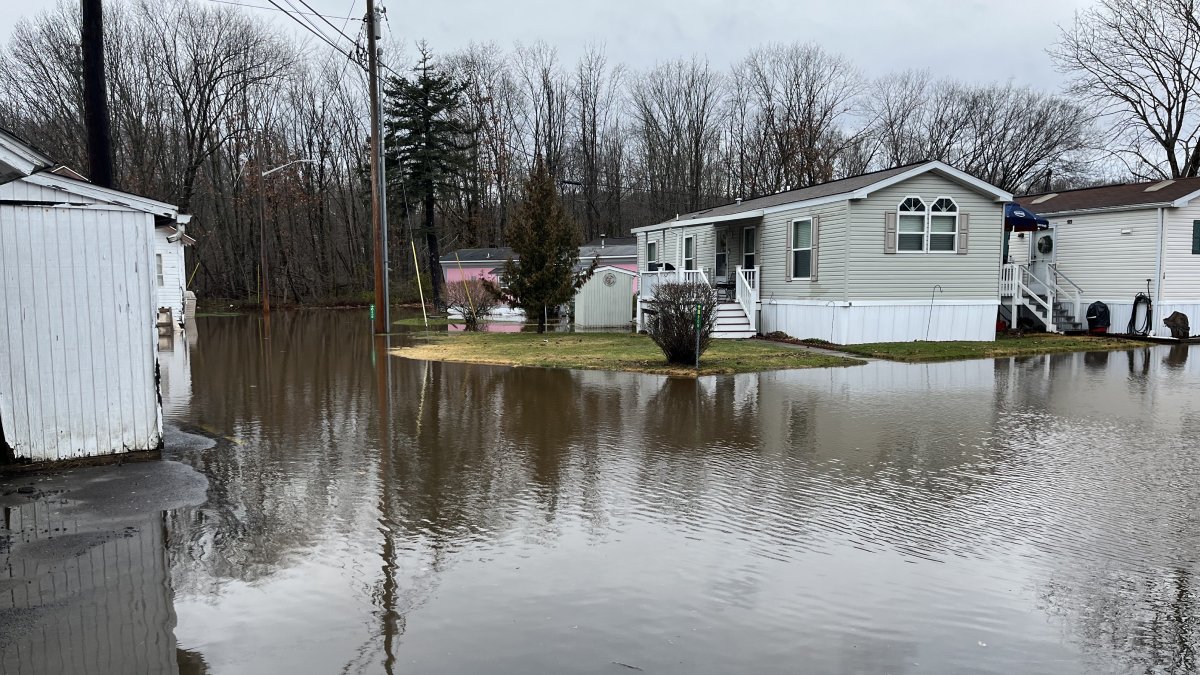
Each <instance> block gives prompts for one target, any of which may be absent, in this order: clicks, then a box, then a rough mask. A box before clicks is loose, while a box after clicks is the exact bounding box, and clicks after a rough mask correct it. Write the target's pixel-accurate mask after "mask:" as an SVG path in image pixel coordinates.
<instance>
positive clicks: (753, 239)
mask: <svg viewBox="0 0 1200 675" xmlns="http://www.w3.org/2000/svg"><path fill="white" fill-rule="evenodd" d="M756 235H757V233H756V232H755V231H754V228H753V227H747V228H744V229H743V230H742V268H743V269H748V270H750V269H754V250H755V245H756V244H757V239H758V237H757V236H756Z"/></svg>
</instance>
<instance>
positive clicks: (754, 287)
mask: <svg viewBox="0 0 1200 675" xmlns="http://www.w3.org/2000/svg"><path fill="white" fill-rule="evenodd" d="M734 279H735V287H734V289H735V290H734V297H735V298H736V299H737V303H738V304H739V305H741V306H742V311H744V312H745V313H746V318H748V319H749V320H750V325H751V326H752V327H755V328H757V325H756V322H755V320H754V319H755V315H756V310H757V309H758V268H756V267H750V268H745V269H744V268H742V266H741V265H738V267H737V272H736V274H734Z"/></svg>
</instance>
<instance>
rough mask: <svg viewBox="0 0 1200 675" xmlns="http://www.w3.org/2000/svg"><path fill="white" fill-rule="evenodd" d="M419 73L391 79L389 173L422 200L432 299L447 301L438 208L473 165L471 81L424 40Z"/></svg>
mask: <svg viewBox="0 0 1200 675" xmlns="http://www.w3.org/2000/svg"><path fill="white" fill-rule="evenodd" d="M419 49H420V54H421V57H420V61H419V62H418V63H417V67H416V68H414V69H413V70H414V72H415V73H416V75H415V77H412V78H404V77H399V76H394V77H392V78H389V79H388V81H387V85H386V86H385V88H384V93H385V95H386V97H387V98H386V101H385V104H384V112H385V114H386V116H387V119H386V121H385V125H386V130H385V133H386V137H385V139H384V140H385V143H386V144H387V146H386V148H387V155H388V157H387V159H388V164H389V169H390V170H391V172H390V175H392V176H396V173H397V172H399V176H396V177H397V178H399V179H400V180H402V181H403V182H404V185H403V186H400V187H401V189H407V191H408V192H409V194H415V196H417V197H419V198H420V200H421V212H422V220H423V227H422V231H423V233H424V235H425V245H426V249H427V251H428V254H429V277H430V281H431V283H432V285H433V289H432V291H433V295H432V301H433V304H434V306H437V307H440V306H441V301H442V293H441V291H442V264H441V260H440V258H441V251H440V247H439V245H438V232H437V228H436V223H437V220H436V213H437V204H438V200H439V199H440V198H441V197H442V196H443V195H445V194H447V193H449V192H451V191H453V190H456V189H457V185H456V183H455V179H456V178H459V177H460V176H462V175H463V174H465V173H466V172H467V171H468V170H469V168H470V166H471V154H470V153H471V150H472V149H473V148H474V140H473V139H474V137H475V136H474V130H473V129H471V128H469V125H468V124H467V123H466V122H465V121H464V115H462V114H461V111H462V108H463V106H464V104H465V99H464V97H463V92H464V91H466V88H467V83H465V82H461V81H459V80H457V79H456V78H455V77H453V76H452V75H450V74H448V73H446V72H444V71H442V70H441V69H440V68H438V67H437V66H436V65H435V64H434V63H433V55H432V53H431V52H430V51H429V50H428V48H426V46H425V45H424V44H422V45H420V47H419Z"/></svg>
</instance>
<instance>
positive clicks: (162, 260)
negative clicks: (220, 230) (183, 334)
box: [154, 216, 196, 330]
mask: <svg viewBox="0 0 1200 675" xmlns="http://www.w3.org/2000/svg"><path fill="white" fill-rule="evenodd" d="M186 218H187V217H186V216H180V217H179V220H180V221H186ZM185 226H186V222H181V223H179V224H176V225H163V226H161V227H156V228H154V283H155V288H156V298H157V301H158V309H159V310H160V311H161V310H170V312H171V318H170V322H171V324H172V325H173V326H174V327H175V329H176V330H178V329H180V328H182V327H183V320H184V293H186V292H187V268H186V266H185V265H184V257H183V252H184V247H185V246H191V245H192V244H195V243H196V240H195V239H192V238H191V237H189V236H188V235H187V234H185V233H184V231H183V230H184V228H185Z"/></svg>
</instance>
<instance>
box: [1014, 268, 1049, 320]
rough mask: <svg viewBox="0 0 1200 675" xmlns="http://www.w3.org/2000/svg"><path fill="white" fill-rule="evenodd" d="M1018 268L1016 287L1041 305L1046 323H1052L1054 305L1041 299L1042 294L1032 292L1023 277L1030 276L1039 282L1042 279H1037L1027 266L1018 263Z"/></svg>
mask: <svg viewBox="0 0 1200 675" xmlns="http://www.w3.org/2000/svg"><path fill="white" fill-rule="evenodd" d="M1018 268H1019V269H1020V274H1019V275H1018V276H1017V278H1016V283H1017V289H1018V290H1022V291H1025V295H1027V296H1029V297H1031V298H1033V299H1034V300H1036V301H1037V303H1038V304H1039V305H1041V306H1042V308H1043V309H1045V310H1046V323H1048V324H1052V323H1054V305H1053V304H1051V303H1050V302H1049V301H1047V300H1043V299H1042V296H1040V295H1038V294H1037V293H1035V292H1033V289H1032V288H1030V287H1029V286H1027V285H1025V277H1030V278H1032V279H1034V280H1036V281H1038V282H1039V283H1041V282H1042V280H1041V279H1038V278H1037V277H1035V276H1033V273H1032V272H1030V271H1029V268H1028V267H1026V266H1025V265H1019V266H1018ZM1049 327H1050V326H1047V328H1049Z"/></svg>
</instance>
